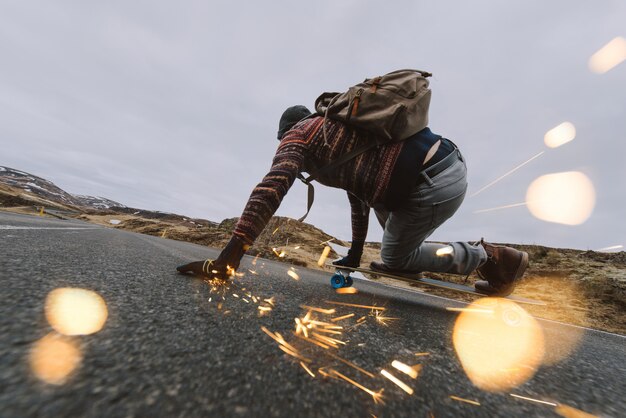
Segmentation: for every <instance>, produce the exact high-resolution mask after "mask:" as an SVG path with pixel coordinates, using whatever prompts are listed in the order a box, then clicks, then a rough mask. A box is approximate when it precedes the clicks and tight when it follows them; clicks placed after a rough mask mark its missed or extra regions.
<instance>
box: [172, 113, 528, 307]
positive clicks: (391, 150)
mask: <svg viewBox="0 0 626 418" xmlns="http://www.w3.org/2000/svg"><path fill="white" fill-rule="evenodd" d="M324 123H325V124H326V140H325V138H324V133H323V130H324V129H323V128H322V126H323V125H324ZM366 135H367V134H366V133H363V132H357V131H354V130H352V129H350V127H349V126H347V125H346V124H344V123H342V122H339V121H336V120H332V119H326V121H325V122H324V117H321V116H317V115H312V114H311V112H310V111H309V110H308V109H307V108H306V107H305V106H301V105H299V106H292V107H290V108H288V109H287V110H285V112H284V113H283V115H282V116H281V118H280V122H279V129H278V140H279V141H280V144H279V146H278V150H277V151H276V154H275V156H274V159H273V163H272V167H271V169H270V171H269V172H268V173H267V175H266V176H265V177H264V178H263V180H262V181H261V182H260V183H259V184H258V185H257V186H256V187H255V188H254V190H253V191H252V194H251V195H250V198H249V200H248V203H247V204H246V207H245V209H244V211H243V213H242V215H241V217H240V218H239V222H238V223H237V225H236V227H235V230H234V232H233V236H232V238H231V240H230V242H229V243H228V244H227V245H226V247H225V248H224V249H223V250H222V252H221V254H220V255H219V256H218V258H217V260H214V261H213V260H203V261H196V262H192V263H189V264H185V265H183V266H179V267H177V270H178V271H179V272H181V273H191V274H196V275H203V276H206V277H218V278H223V279H227V278H228V277H229V273H231V274H232V270H230V271H229V269H235V270H236V269H237V268H238V267H239V263H240V260H241V258H242V257H243V255H244V253H245V252H246V250H247V249H248V248H249V247H250V246H251V245H252V243H253V242H254V241H255V239H256V238H257V237H258V235H259V234H260V233H261V231H262V230H263V229H264V228H265V226H266V225H267V223H268V222H269V220H270V218H271V217H272V215H273V214H274V212H275V211H276V210H277V209H278V207H279V205H280V203H281V201H282V199H283V197H284V196H285V195H286V194H287V192H288V190H289V188H290V187H291V186H292V184H293V183H294V181H295V179H296V177H297V176H298V174H299V173H300V172H303V171H304V172H307V173H311V171H312V170H314V169H315V168H316V167H322V166H325V165H326V164H328V163H330V162H332V161H333V160H335V159H337V158H338V157H339V156H340V155H342V154H344V153H347V152H349V151H350V150H352V149H354V147H355V146H356V145H357V144H358V143H360V142H361V141H367V140H368V138H366V137H365V136H366ZM317 180H318V181H319V182H320V183H322V184H324V185H327V186H330V187H337V188H341V189H344V190H346V191H347V194H348V200H349V202H350V207H351V218H352V245H351V248H350V250H349V252H348V255H347V256H346V257H344V258H342V259H340V260H337V261H335V262H334V264H335V265H342V266H350V267H357V266H359V263H360V260H361V256H362V254H363V245H364V243H365V238H366V235H367V229H368V218H369V214H370V210H371V209H373V210H374V213H375V215H376V217H377V218H378V221H379V223H380V225H381V226H382V227H383V229H384V234H383V239H382V247H381V258H382V261H381V262H372V264H371V266H370V267H371V268H372V269H373V270H377V271H380V272H390V273H416V272H422V271H427V272H442V273H454V274H460V275H468V274H470V273H471V272H473V271H474V270H476V271H477V273H478V275H479V276H480V277H481V278H482V279H484V280H480V281H477V282H476V283H475V287H476V290H478V291H479V292H481V293H485V294H487V295H498V296H506V295H509V294H510V293H511V292H512V291H513V289H514V287H515V285H516V282H517V281H518V280H519V279H520V278H521V277H522V275H523V274H524V271H525V270H526V267H527V266H528V254H527V253H525V252H522V251H517V250H515V249H513V248H510V247H505V246H500V245H493V244H489V243H486V242H484V241H483V240H482V239H481V241H480V242H478V243H475V244H470V243H466V242H453V243H449V244H436V243H427V242H425V240H426V238H427V237H428V236H430V235H431V234H432V233H433V232H434V231H435V230H436V229H437V228H438V227H439V226H440V225H441V224H442V223H444V222H445V221H446V220H447V219H449V218H450V217H451V216H452V215H453V214H454V213H455V212H456V210H457V209H458V208H459V206H460V205H461V203H462V202H463V199H464V197H465V192H466V189H467V181H466V165H465V160H464V157H463V156H462V154H461V151H460V150H459V149H458V148H457V146H456V145H455V144H454V143H453V142H452V141H450V140H448V139H446V138H444V137H442V136H440V135H437V134H435V133H433V132H432V131H431V130H430V129H429V128H424V129H423V130H421V131H420V132H418V133H416V134H414V135H412V136H411V137H409V138H408V139H406V140H404V141H401V142H393V143H387V144H383V145H380V146H378V147H376V148H373V149H371V150H369V151H367V152H365V153H363V154H361V155H359V156H358V157H356V158H354V159H352V160H350V161H348V162H346V163H344V164H342V165H341V166H339V167H338V168H336V169H334V170H332V171H331V172H330V173H326V174H325V175H323V176H321V177H319V178H318V179H317ZM444 247H448V248H447V250H448V251H443V254H442V252H441V251H440V254H441V255H438V254H437V251H438V250H441V249H442V248H444Z"/></svg>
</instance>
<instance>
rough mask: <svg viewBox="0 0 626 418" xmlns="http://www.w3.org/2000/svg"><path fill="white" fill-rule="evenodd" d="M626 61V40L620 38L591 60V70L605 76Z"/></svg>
mask: <svg viewBox="0 0 626 418" xmlns="http://www.w3.org/2000/svg"><path fill="white" fill-rule="evenodd" d="M624 60H626V39H624V38H622V37H621V36H618V37H616V38H613V39H612V40H611V41H610V42H609V43H608V44H606V45H604V46H603V47H602V48H600V50H598V52H596V53H595V54H593V55H592V56H591V58H589V69H590V70H591V71H593V72H594V73H597V74H604V73H606V72H607V71H609V70H611V69H613V67H615V66H617V65H618V64H620V63H621V62H622V61H624Z"/></svg>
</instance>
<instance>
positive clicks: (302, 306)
mask: <svg viewBox="0 0 626 418" xmlns="http://www.w3.org/2000/svg"><path fill="white" fill-rule="evenodd" d="M300 307H301V308H302V309H306V310H307V311H313V312H319V313H323V314H326V315H332V314H334V313H335V309H324V308H316V307H314V306H307V305H300Z"/></svg>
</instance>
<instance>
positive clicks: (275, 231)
mask: <svg viewBox="0 0 626 418" xmlns="http://www.w3.org/2000/svg"><path fill="white" fill-rule="evenodd" d="M279 229H280V227H277V228H276V229H275V230H274V232H272V235H274V234H275V233H277V232H278V230H279Z"/></svg>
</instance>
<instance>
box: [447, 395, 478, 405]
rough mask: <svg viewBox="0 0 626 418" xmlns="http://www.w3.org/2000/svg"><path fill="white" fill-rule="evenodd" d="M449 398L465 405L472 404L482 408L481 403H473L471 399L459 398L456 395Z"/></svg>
mask: <svg viewBox="0 0 626 418" xmlns="http://www.w3.org/2000/svg"><path fill="white" fill-rule="evenodd" d="M449 398H450V399H452V400H455V401H459V402H465V403H469V404H472V405H476V406H480V402H477V401H472V400H470V399H463V398H459V397H458V396H454V395H450V396H449Z"/></svg>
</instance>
